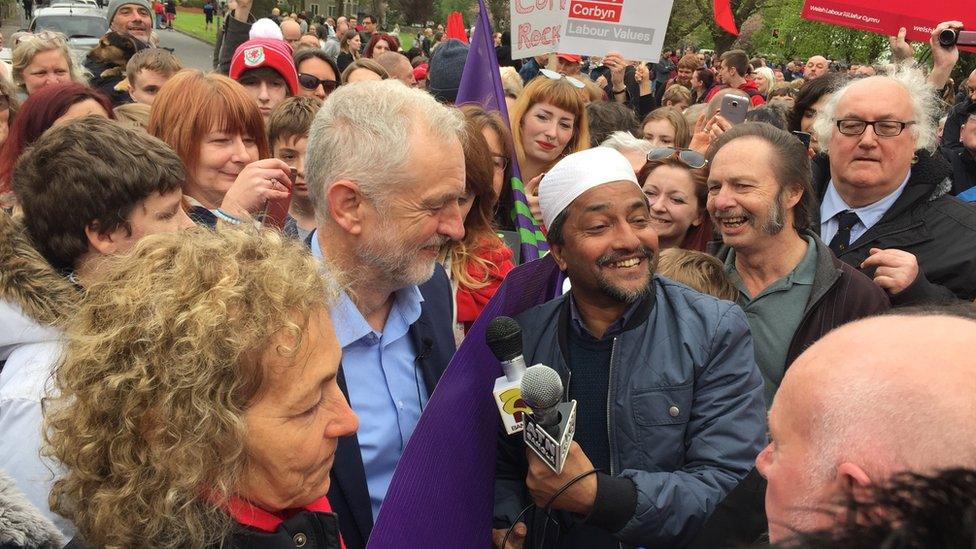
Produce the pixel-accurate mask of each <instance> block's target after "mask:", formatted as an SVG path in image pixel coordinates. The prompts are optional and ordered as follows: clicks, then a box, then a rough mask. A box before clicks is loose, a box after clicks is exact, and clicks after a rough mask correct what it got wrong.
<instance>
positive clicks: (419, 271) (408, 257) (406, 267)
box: [357, 219, 447, 289]
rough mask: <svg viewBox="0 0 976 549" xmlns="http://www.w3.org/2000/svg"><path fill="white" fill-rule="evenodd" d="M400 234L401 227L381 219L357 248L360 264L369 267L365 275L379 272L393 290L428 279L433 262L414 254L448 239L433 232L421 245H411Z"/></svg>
mask: <svg viewBox="0 0 976 549" xmlns="http://www.w3.org/2000/svg"><path fill="white" fill-rule="evenodd" d="M401 234H403V231H402V230H401V228H400V227H397V226H396V225H394V224H393V223H390V222H389V221H388V220H386V219H384V220H383V221H382V222H381V223H380V226H379V227H377V228H376V230H375V232H373V233H372V235H371V236H368V237H366V238H365V239H363V242H362V243H361V244H360V245H359V247H358V249H357V255H358V256H359V259H360V261H361V263H362V265H363V267H365V268H367V269H370V270H371V272H368V273H364V274H368V275H369V276H376V275H379V276H380V277H382V279H384V280H386V281H387V282H389V283H391V284H392V285H393V286H394V287H395V288H396V289H399V288H406V287H407V286H415V285H419V284H423V283H424V282H427V281H428V280H430V277H431V276H433V275H434V265H435V263H436V261H435V260H431V261H427V260H423V259H420V258H418V255H417V254H418V252H420V250H421V248H427V247H436V248H437V249H440V247H441V246H443V245H444V243H445V242H447V237H445V236H442V235H434V236H432V237H431V238H430V239H428V240H427V242H426V243H424V244H423V245H421V246H416V247H414V246H411V245H409V244H408V243H407V242H406V240H405V239H404V238H402V237H401V236H398V235H401Z"/></svg>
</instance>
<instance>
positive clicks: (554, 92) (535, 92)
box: [508, 76, 590, 164]
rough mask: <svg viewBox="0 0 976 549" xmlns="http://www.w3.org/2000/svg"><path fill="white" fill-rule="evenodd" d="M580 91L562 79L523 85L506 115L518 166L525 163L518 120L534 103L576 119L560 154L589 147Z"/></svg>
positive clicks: (520, 122) (587, 127)
mask: <svg viewBox="0 0 976 549" xmlns="http://www.w3.org/2000/svg"><path fill="white" fill-rule="evenodd" d="M580 91H581V90H578V89H576V88H574V87H573V86H572V85H571V84H570V83H569V82H567V81H565V80H564V79H562V78H561V79H559V80H550V79H549V78H546V77H545V76H537V77H535V78H534V79H532V81H530V82H529V83H528V84H527V85H526V86H525V89H524V90H522V93H521V94H520V95H519V96H518V99H516V100H515V105H513V106H512V109H511V111H509V113H508V116H509V118H510V119H511V124H512V144H513V145H514V146H515V155H516V156H517V157H518V161H519V163H520V164H521V163H524V162H525V150H524V149H523V148H522V119H523V118H524V117H525V113H526V112H528V110H529V109H530V108H532V106H533V105H535V104H536V103H548V104H549V105H552V106H553V107H557V108H560V109H562V110H564V111H566V112H569V113H572V114H573V115H575V116H576V120H575V122H574V123H573V137H572V139H570V140H569V143H567V144H566V148H565V149H563V155H567V154H572V153H575V152H580V151H582V150H584V149H588V148H589V147H590V127H589V121H588V120H587V117H586V104H585V103H583V97H582V96H581V94H580Z"/></svg>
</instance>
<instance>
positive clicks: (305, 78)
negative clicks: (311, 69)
mask: <svg viewBox="0 0 976 549" xmlns="http://www.w3.org/2000/svg"><path fill="white" fill-rule="evenodd" d="M298 83H299V84H301V86H302V87H303V88H305V89H306V90H314V89H315V88H317V87H319V86H322V89H323V90H325V93H332V92H334V91H335V89H336V88H338V87H339V83H338V82H336V81H335V80H319V78H318V77H317V76H313V75H311V74H304V73H298Z"/></svg>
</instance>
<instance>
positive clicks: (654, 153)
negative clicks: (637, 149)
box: [647, 147, 708, 170]
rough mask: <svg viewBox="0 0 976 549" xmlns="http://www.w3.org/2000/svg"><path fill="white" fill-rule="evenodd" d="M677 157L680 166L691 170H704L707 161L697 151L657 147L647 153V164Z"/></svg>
mask: <svg viewBox="0 0 976 549" xmlns="http://www.w3.org/2000/svg"><path fill="white" fill-rule="evenodd" d="M675 156H677V157H678V160H680V161H681V163H682V164H684V165H685V166H688V167H689V168H691V169H693V170H699V169H701V168H704V167H705V166H706V165H707V164H708V160H706V159H705V157H704V156H703V155H702V154H701V153H700V152H698V151H693V150H691V149H676V148H674V147H658V148H656V149H651V152H649V153H647V161H648V162H660V161H661V160H668V159H670V158H674V157H675Z"/></svg>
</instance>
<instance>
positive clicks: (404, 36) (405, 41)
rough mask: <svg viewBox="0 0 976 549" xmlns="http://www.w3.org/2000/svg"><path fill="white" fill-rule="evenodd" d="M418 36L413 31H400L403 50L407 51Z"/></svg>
mask: <svg viewBox="0 0 976 549" xmlns="http://www.w3.org/2000/svg"><path fill="white" fill-rule="evenodd" d="M414 38H416V37H415V36H414V34H413V33H412V32H401V33H400V47H401V48H403V51H407V50H409V49H410V48H412V47H413V40H414Z"/></svg>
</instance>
